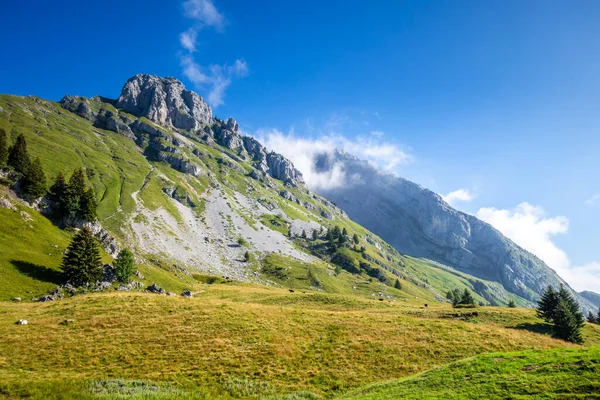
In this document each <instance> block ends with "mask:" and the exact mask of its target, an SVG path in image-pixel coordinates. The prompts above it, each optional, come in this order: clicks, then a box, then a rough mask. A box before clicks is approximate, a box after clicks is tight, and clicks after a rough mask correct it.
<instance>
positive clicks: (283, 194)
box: [279, 190, 298, 201]
mask: <svg viewBox="0 0 600 400" xmlns="http://www.w3.org/2000/svg"><path fill="white" fill-rule="evenodd" d="M279 195H280V196H281V197H283V198H284V199H286V200H289V201H296V200H298V199H296V197H295V196H294V195H293V194H291V193H290V192H288V191H287V190H281V191H280V192H279Z"/></svg>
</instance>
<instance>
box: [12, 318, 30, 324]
mask: <svg viewBox="0 0 600 400" xmlns="http://www.w3.org/2000/svg"><path fill="white" fill-rule="evenodd" d="M15 324H17V325H27V320H26V319H20V320H18V321H17V322H15Z"/></svg>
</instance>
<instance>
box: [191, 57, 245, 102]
mask: <svg viewBox="0 0 600 400" xmlns="http://www.w3.org/2000/svg"><path fill="white" fill-rule="evenodd" d="M181 66H182V68H183V74H184V75H185V77H186V78H188V79H189V80H190V81H191V82H192V83H193V84H194V85H195V86H196V87H200V88H203V89H206V90H208V98H207V100H208V102H209V103H210V104H211V105H212V106H213V107H218V106H220V105H221V104H223V102H224V97H225V89H227V87H229V85H230V84H231V79H232V78H234V77H235V78H242V77H244V76H246V75H248V64H247V63H246V61H244V60H235V62H234V63H233V65H226V64H225V65H216V64H213V65H210V66H208V67H203V66H201V65H199V64H198V63H196V62H195V61H194V59H193V58H192V56H190V55H184V56H182V57H181Z"/></svg>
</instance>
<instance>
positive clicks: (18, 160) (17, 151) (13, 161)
mask: <svg viewBox="0 0 600 400" xmlns="http://www.w3.org/2000/svg"><path fill="white" fill-rule="evenodd" d="M30 162H31V160H30V159H29V154H28V153H27V142H26V141H25V136H23V134H22V133H21V134H19V136H17V140H16V141H15V144H13V145H12V146H11V147H10V150H9V151H8V165H9V166H11V167H13V169H14V170H15V171H17V172H20V173H22V174H24V173H25V172H27V168H29V163H30Z"/></svg>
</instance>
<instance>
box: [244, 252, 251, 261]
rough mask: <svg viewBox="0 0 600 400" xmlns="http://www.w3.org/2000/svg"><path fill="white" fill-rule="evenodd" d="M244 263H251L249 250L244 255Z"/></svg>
mask: <svg viewBox="0 0 600 400" xmlns="http://www.w3.org/2000/svg"><path fill="white" fill-rule="evenodd" d="M244 261H245V262H248V261H250V253H248V250H246V252H245V253H244Z"/></svg>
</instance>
